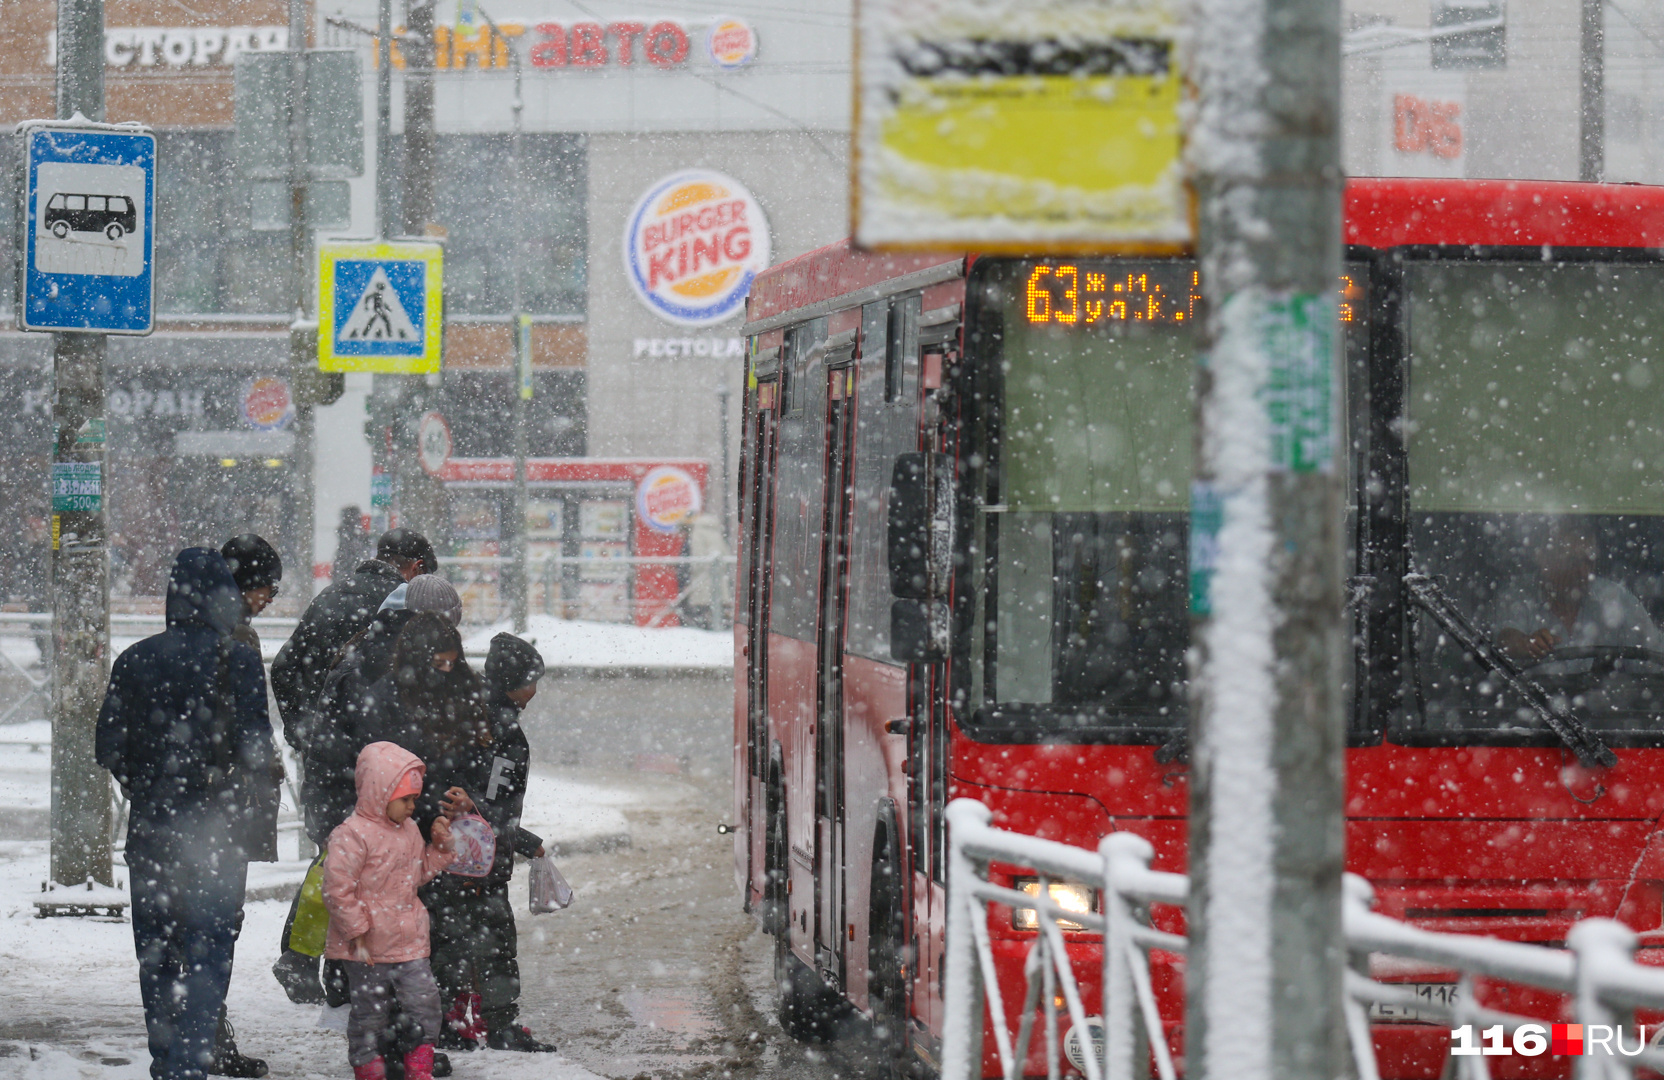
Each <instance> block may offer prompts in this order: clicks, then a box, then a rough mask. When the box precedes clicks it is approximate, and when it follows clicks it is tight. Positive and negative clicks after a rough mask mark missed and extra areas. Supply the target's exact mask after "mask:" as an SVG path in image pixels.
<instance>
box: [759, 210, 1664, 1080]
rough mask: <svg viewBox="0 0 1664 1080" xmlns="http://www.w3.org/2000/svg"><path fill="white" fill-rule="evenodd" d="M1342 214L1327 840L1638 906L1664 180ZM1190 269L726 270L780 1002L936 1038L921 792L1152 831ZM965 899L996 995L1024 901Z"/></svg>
mask: <svg viewBox="0 0 1664 1080" xmlns="http://www.w3.org/2000/svg"><path fill="white" fill-rule="evenodd" d="M1345 238H1346V243H1347V247H1346V251H1345V261H1344V273H1343V277H1342V280H1341V281H1340V282H1339V285H1338V287H1339V290H1340V311H1341V320H1342V329H1343V337H1344V352H1345V362H1344V366H1343V371H1344V378H1345V388H1344V395H1343V397H1344V401H1345V403H1346V404H1345V418H1346V430H1347V433H1348V437H1347V440H1346V446H1347V450H1348V454H1347V466H1346V468H1347V472H1346V475H1347V477H1348V482H1349V489H1350V492H1351V499H1350V502H1349V509H1348V518H1349V520H1348V523H1347V524H1348V535H1349V536H1350V537H1351V538H1352V552H1351V572H1352V575H1353V576H1352V588H1351V597H1352V603H1351V605H1350V609H1351V611H1352V613H1353V616H1354V618H1355V632H1354V642H1355V649H1354V652H1355V656H1354V662H1353V663H1352V665H1351V668H1350V673H1351V677H1350V680H1349V689H1348V695H1347V700H1348V716H1347V724H1348V741H1349V750H1348V753H1347V797H1348V802H1347V815H1348V820H1347V826H1346V828H1347V833H1346V835H1347V863H1348V867H1349V868H1350V869H1351V870H1353V871H1355V872H1357V873H1359V874H1362V875H1363V876H1365V877H1367V878H1368V879H1369V880H1370V881H1371V882H1373V883H1374V885H1375V887H1376V889H1377V893H1378V896H1379V905H1378V906H1379V909H1380V910H1382V911H1383V912H1385V913H1386V914H1389V915H1393V916H1396V917H1400V918H1405V919H1408V920H1410V921H1412V922H1415V923H1418V924H1421V925H1425V926H1427V927H1430V928H1435V929H1442V930H1452V931H1463V932H1470V933H1476V934H1490V935H1496V936H1500V937H1505V938H1511V939H1516V940H1521V941H1532V942H1559V941H1562V940H1563V939H1564V937H1565V933H1566V931H1567V929H1568V927H1569V926H1570V924H1571V923H1572V922H1573V921H1574V920H1576V919H1579V918H1584V917H1588V916H1594V915H1605V916H1614V917H1616V918H1619V919H1621V920H1623V921H1624V922H1626V923H1628V924H1629V925H1630V926H1632V927H1634V928H1635V929H1637V930H1640V931H1651V932H1653V935H1652V939H1651V940H1654V941H1658V942H1660V943H1661V944H1664V928H1661V914H1664V912H1661V905H1664V831H1661V827H1664V823H1661V822H1660V820H1659V819H1660V814H1661V812H1664V753H1661V752H1660V751H1661V749H1664V631H1661V630H1660V629H1659V627H1660V625H1664V261H1661V255H1660V251H1661V249H1664V189H1659V188H1648V187H1639V186H1629V185H1610V186H1599V185H1586V184H1570V183H1547V182H1512V181H1509V182H1504V181H1445V180H1403V179H1396V180H1354V181H1351V182H1349V183H1348V184H1347V187H1346V193H1345ZM1199 304H1200V298H1199V296H1198V295H1197V271H1196V268H1195V264H1194V262H1192V261H1188V260H1184V259H1085V258H1082V259H1056V258H1045V259H1017V258H992V257H983V258H978V257H974V256H971V257H963V258H962V257H958V256H953V257H948V256H942V257H934V258H932V257H918V256H911V257H882V256H872V255H863V254H859V253H856V252H854V251H852V250H851V249H850V248H849V247H848V246H847V245H845V244H838V245H833V246H831V247H828V248H824V249H821V250H819V251H815V252H811V253H809V254H807V255H804V256H802V257H800V258H797V259H794V260H792V261H790V262H787V263H785V264H783V265H781V266H778V267H775V268H773V269H771V270H769V271H767V272H766V273H764V274H762V275H760V276H759V277H758V279H757V282H756V284H755V285H754V286H753V288H752V291H751V299H750V302H749V307H748V315H747V318H748V322H747V324H746V328H745V333H746V334H747V336H748V339H749V357H750V359H749V368H748V376H749V378H748V392H747V394H746V405H745V434H744V440H745V444H744V451H743V463H742V464H743V467H742V471H741V477H740V492H739V494H740V504H741V507H742V509H741V517H742V524H741V534H742V547H741V551H740V572H739V574H738V594H737V604H736V611H737V615H738V617H737V620H736V622H737V623H738V625H737V626H736V636H735V663H736V667H737V671H738V673H739V675H740V678H739V679H738V682H737V690H736V697H735V711H734V777H735V787H734V798H735V805H734V812H735V821H736V822H738V823H739V824H738V837H737V843H736V847H735V858H736V864H735V868H736V875H737V878H738V882H739V884H740V886H741V888H742V890H743V896H744V903H745V905H746V907H747V909H748V910H749V911H751V912H753V913H754V914H755V915H756V916H757V917H758V918H759V919H761V920H762V922H763V925H764V927H765V929H766V930H768V931H769V932H770V933H772V934H773V935H774V939H775V943H776V949H775V952H776V964H777V975H778V976H779V981H780V984H781V987H782V994H781V1003H780V1009H781V1019H782V1022H783V1024H784V1025H785V1027H786V1028H787V1030H788V1031H790V1032H791V1033H792V1034H794V1035H796V1036H799V1037H826V1036H827V1035H828V1034H829V1030H830V1026H831V1024H832V1020H831V1019H829V1018H830V1017H833V1016H835V1015H836V1014H837V1010H838V1007H840V1006H841V1007H842V1008H843V1009H844V1011H845V1012H846V1013H851V1012H858V1013H862V1014H865V1015H866V1016H868V1017H870V1018H871V1019H872V1021H873V1030H874V1032H875V1033H876V1034H877V1036H878V1037H879V1040H880V1043H881V1045H882V1046H883V1047H884V1048H885V1049H886V1050H887V1051H888V1052H889V1053H890V1054H891V1061H892V1063H893V1064H894V1066H895V1068H896V1070H897V1071H898V1073H899V1072H901V1071H914V1070H916V1067H917V1065H918V1064H920V1063H922V1064H923V1065H924V1066H925V1067H926V1068H928V1067H930V1066H932V1065H933V1064H934V1063H935V1061H936V1060H937V1058H936V1047H937V1042H936V1040H937V1038H938V1036H939V1033H940V1030H941V1020H942V978H943V972H942V949H943V942H942V934H943V902H944V896H943V853H944V833H943V822H942V808H943V806H944V805H945V803H946V801H947V800H948V799H951V798H954V797H960V796H969V797H971V798H975V799H978V800H980V801H982V802H984V803H985V804H987V805H988V806H989V807H990V808H991V809H992V810H993V811H994V815H995V816H994V822H995V824H996V825H999V826H1000V827H1002V828H1009V829H1014V830H1017V831H1021V832H1026V833H1031V834H1034V835H1039V836H1045V837H1049V838H1052V839H1056V840H1060V841H1063V842H1066V843H1071V844H1077V845H1081V846H1088V847H1090V846H1094V845H1095V844H1096V842H1097V840H1098V838H1099V837H1101V836H1102V835H1104V834H1105V833H1107V832H1109V831H1112V830H1130V831H1133V832H1136V833H1139V834H1141V835H1143V836H1145V837H1146V838H1148V839H1149V840H1150V841H1151V842H1152V843H1153V844H1154V846H1155V850H1156V853H1157V854H1156V866H1157V868H1159V869H1164V870H1173V871H1180V872H1182V871H1184V870H1185V836H1186V813H1187V800H1188V791H1187V783H1186V781H1187V768H1188V767H1187V765H1186V762H1185V752H1184V751H1185V746H1186V740H1185V738H1184V732H1185V730H1186V725H1187V724H1188V720H1189V716H1188V704H1187V691H1186V679H1187V669H1186V656H1185V654H1186V649H1187V647H1188V644H1189V640H1190V632H1191V619H1190V614H1189V584H1188V582H1189V572H1188V564H1189V550H1190V549H1189V545H1190V536H1189V528H1188V518H1189V509H1190V507H1189V499H1190V482H1191V470H1192V462H1191V452H1192V451H1191V447H1192V440H1193V424H1192V416H1191V400H1190V399H1191V386H1192V376H1193V371H1194V366H1195V359H1194V357H1195V352H1196V344H1195V342H1196V339H1195V336H1194V332H1193V330H1192V328H1191V324H1192V323H1193V322H1195V321H1196V320H1197V318H1198V309H1199ZM1614 762H1615V763H1614ZM995 869H996V871H998V870H1000V869H1001V868H998V867H996V868H995ZM1003 869H1005V870H1006V871H1009V873H1010V874H1011V875H1012V876H1013V877H1015V878H1017V879H1018V883H1019V885H1026V886H1028V887H1029V888H1031V889H1032V888H1037V887H1038V883H1037V882H1034V883H1032V884H1031V883H1030V882H1024V881H1022V880H1021V879H1022V877H1023V873H1022V868H1020V867H1008V868H1003ZM1060 899H1062V900H1063V901H1064V903H1065V904H1068V903H1077V904H1082V905H1088V904H1095V903H1096V897H1094V896H1093V895H1091V894H1090V893H1087V892H1080V893H1079V895H1076V894H1075V893H1072V892H1071V893H1069V894H1068V895H1065V896H1062V897H1060ZM1154 918H1155V919H1156V921H1157V923H1158V925H1164V926H1165V927H1166V928H1168V929H1175V930H1177V929H1181V928H1182V926H1181V918H1180V914H1179V913H1177V912H1165V911H1161V910H1157V911H1156V912H1155V914H1154ZM990 929H991V931H992V934H993V936H994V939H995V942H996V952H997V958H998V963H999V964H1000V965H1001V970H1000V976H1001V979H1002V981H1009V983H1010V984H1014V985H1008V986H1007V988H1006V992H1005V995H1004V997H1005V1001H1006V1002H1008V1003H1010V1007H1011V1008H1013V1009H1016V1008H1018V1007H1020V1002H1021V994H1020V993H1019V992H1018V990H1017V988H1018V987H1020V986H1021V979H1022V973H1021V970H1020V964H1021V957H1022V955H1023V951H1024V948H1025V947H1026V944H1027V943H1026V941H1025V940H1024V939H1025V937H1027V936H1030V935H1031V934H1032V932H1033V931H1032V930H1031V929H1029V928H1025V927H1024V926H1023V925H1021V924H1020V922H1018V921H1017V920H1016V919H1015V918H1013V917H1010V916H1009V915H1008V916H1007V917H1005V918H1003V920H1002V919H1001V918H1000V917H998V916H995V917H993V920H992V922H991V926H990ZM1075 937H1076V940H1075V941H1074V943H1073V947H1074V948H1076V949H1078V951H1079V956H1078V964H1079V966H1078V970H1077V978H1078V980H1079V981H1080V983H1081V984H1082V986H1083V988H1084V992H1085V994H1086V996H1087V1002H1086V1004H1087V1007H1088V1009H1089V1010H1095V1009H1097V1008H1098V1001H1097V996H1096V995H1097V980H1098V974H1097V973H1098V963H1099V958H1098V946H1097V943H1096V941H1095V940H1094V939H1093V938H1091V937H1090V936H1088V935H1075ZM1659 954H1664V949H1660V950H1659ZM1659 954H1654V955H1659ZM1644 955H1645V952H1644ZM1661 962H1664V961H1661ZM1157 974H1158V987H1159V989H1160V992H1161V994H1162V996H1163V1001H1164V1005H1163V1011H1164V1015H1165V1016H1166V1017H1167V1019H1168V1023H1167V1035H1168V1037H1169V1039H1170V1041H1171V1042H1172V1044H1173V1046H1174V1048H1175V1050H1177V1049H1178V1048H1179V1047H1180V1045H1181V1043H1182V1017H1183V1006H1182V988H1181V986H1180V981H1179V978H1178V973H1177V972H1176V971H1174V970H1173V969H1172V968H1171V967H1168V968H1161V969H1159V970H1158V973H1157ZM1376 974H1377V976H1378V977H1383V978H1388V979H1396V980H1398V981H1404V982H1411V983H1418V984H1420V989H1419V990H1418V992H1420V993H1422V994H1424V995H1426V996H1429V997H1442V996H1447V995H1448V994H1450V993H1452V992H1454V989H1455V988H1454V985H1453V984H1452V982H1451V977H1450V976H1447V975H1442V974H1440V973H1436V972H1417V971H1415V970H1411V969H1407V968H1406V969H1401V970H1398V971H1395V972H1377V973H1376ZM1475 992H1476V994H1477V995H1478V997H1479V998H1480V1000H1481V1001H1497V1002H1500V1001H1502V1000H1504V999H1506V1000H1507V1002H1508V1004H1509V1006H1510V1008H1511V1009H1513V1010H1514V1011H1520V1010H1526V1011H1531V1010H1532V1009H1533V1008H1536V1009H1542V1010H1547V1011H1546V1012H1545V1013H1543V1015H1551V1014H1552V1013H1553V1012H1554V1010H1555V1008H1556V1003H1555V1002H1554V1001H1553V1000H1552V999H1550V1000H1543V1001H1536V1002H1533V1001H1532V1000H1531V999H1530V997H1529V995H1528V994H1526V993H1525V992H1524V991H1522V990H1520V989H1519V988H1508V987H1498V986H1495V985H1491V984H1487V983H1484V982H1483V981H1481V982H1480V983H1479V984H1478V987H1477V990H1476V991H1475ZM1374 1030H1375V1037H1376V1041H1377V1047H1378V1049H1379V1051H1380V1056H1381V1063H1382V1070H1383V1075H1385V1076H1388V1077H1424V1078H1432V1077H1436V1076H1438V1075H1439V1074H1440V1072H1441V1069H1442V1067H1443V1065H1444V1061H1445V1054H1446V1049H1447V1046H1448V1038H1449V1035H1448V1031H1447V1030H1446V1029H1445V1028H1444V1027H1443V1026H1439V1025H1434V1024H1432V1023H1428V1022H1423V1021H1421V1020H1420V1018H1419V1017H1418V1016H1417V1015H1416V1014H1415V1013H1414V1011H1413V1010H1399V1011H1398V1012H1397V1013H1396V1014H1394V1015H1386V1014H1382V1015H1378V1016H1377V1017H1375V1029H1374ZM1040 1054H1041V1052H1040V1051H1039V1050H1038V1049H1036V1051H1035V1055H1036V1056H1035V1057H1034V1058H1033V1059H1032V1060H1031V1061H1030V1062H1029V1069H1030V1071H1031V1072H1034V1071H1043V1067H1044V1062H1043V1058H1042V1057H1041V1056H1040ZM1533 1061H1535V1062H1536V1064H1535V1065H1532V1064H1531V1062H1527V1061H1525V1060H1523V1059H1508V1060H1507V1061H1504V1062H1502V1063H1501V1064H1502V1065H1504V1066H1506V1067H1507V1068H1508V1069H1509V1070H1511V1072H1510V1074H1511V1075H1525V1074H1526V1072H1527V1071H1528V1070H1529V1069H1531V1068H1537V1069H1547V1070H1552V1069H1553V1068H1556V1067H1558V1066H1557V1065H1555V1064H1553V1063H1551V1062H1550V1059H1548V1058H1541V1059H1533ZM988 1064H989V1072H990V1074H993V1072H994V1066H993V1062H992V1059H991V1058H990V1059H989V1061H988Z"/></svg>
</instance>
